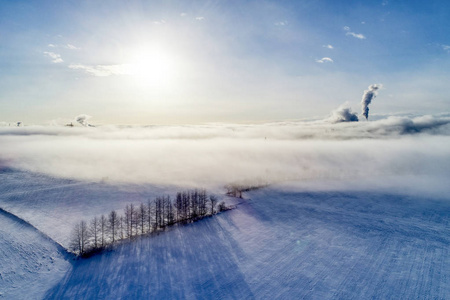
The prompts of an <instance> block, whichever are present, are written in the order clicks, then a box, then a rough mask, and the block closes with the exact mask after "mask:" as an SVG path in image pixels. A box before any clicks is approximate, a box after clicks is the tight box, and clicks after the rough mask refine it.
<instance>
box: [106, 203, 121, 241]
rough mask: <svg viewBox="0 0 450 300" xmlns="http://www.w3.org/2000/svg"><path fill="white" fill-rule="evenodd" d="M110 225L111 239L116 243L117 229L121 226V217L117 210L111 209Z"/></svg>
mask: <svg viewBox="0 0 450 300" xmlns="http://www.w3.org/2000/svg"><path fill="white" fill-rule="evenodd" d="M108 226H109V232H110V233H111V241H112V243H114V242H115V241H116V236H117V231H118V227H119V217H118V216H117V212H116V211H115V210H113V211H111V212H110V213H109V216H108Z"/></svg>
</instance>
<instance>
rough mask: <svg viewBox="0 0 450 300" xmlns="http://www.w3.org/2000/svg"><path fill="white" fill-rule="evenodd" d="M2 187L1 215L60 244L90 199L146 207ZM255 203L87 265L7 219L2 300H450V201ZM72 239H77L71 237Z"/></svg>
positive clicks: (69, 186)
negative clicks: (58, 239) (14, 215)
mask: <svg viewBox="0 0 450 300" xmlns="http://www.w3.org/2000/svg"><path fill="white" fill-rule="evenodd" d="M17 176H20V177H21V178H22V179H23V178H27V179H26V180H22V181H20V182H21V188H14V189H16V190H20V189H24V188H25V187H26V190H27V191H29V192H26V193H25V192H17V193H13V191H11V190H10V189H11V185H12V184H13V183H14V182H17V180H16V179H14V178H17ZM1 177H2V181H1V182H2V183H1V186H2V189H3V190H5V189H9V192H8V193H3V194H2V196H1V198H0V205H1V206H2V207H6V208H7V209H9V210H12V211H14V212H15V213H17V214H18V215H19V216H21V217H23V218H24V219H27V220H28V221H30V222H31V223H32V224H33V225H36V226H37V227H38V228H41V230H43V231H44V232H46V233H49V234H51V235H54V236H56V237H58V236H59V235H61V236H62V235H63V233H62V232H60V231H59V230H57V229H55V228H52V226H50V225H51V224H53V227H58V226H57V225H56V224H57V223H58V220H59V221H60V222H69V221H67V220H65V219H66V217H65V216H69V219H71V218H74V216H76V215H77V214H83V215H84V214H85V212H88V211H90V209H89V207H90V206H88V205H87V203H88V202H87V200H86V199H88V200H89V201H90V202H91V203H94V202H95V201H94V199H97V198H101V197H102V196H103V197H107V198H111V197H113V195H117V197H115V198H114V199H116V200H111V201H112V205H116V206H117V205H119V204H120V199H128V200H131V199H136V200H140V197H144V196H143V195H144V192H142V191H141V193H134V192H131V191H127V190H126V189H125V188H124V187H122V188H121V189H118V188H115V187H113V186H108V185H106V186H105V184H102V183H91V184H83V183H80V182H78V183H77V182H75V181H68V180H61V179H52V178H50V177H47V176H43V175H37V174H30V173H25V172H21V171H14V170H7V171H5V172H2V173H1ZM44 186H53V187H54V188H49V189H46V190H45V189H44ZM135 188H136V187H134V188H133V190H135ZM158 192H160V191H158ZM76 193H78V195H79V196H80V195H88V196H86V197H80V198H84V199H85V200H84V201H85V202H83V203H85V204H83V205H86V207H87V208H86V209H84V210H83V211H84V212H81V211H82V209H81V208H80V207H82V206H78V205H74V204H70V201H68V199H73V198H76V197H75V196H76ZM145 195H147V194H145ZM245 196H246V197H247V198H249V199H248V200H245V201H243V202H242V204H240V205H238V206H237V208H236V209H235V210H232V211H229V212H225V213H223V214H220V215H218V216H216V217H212V218H207V219H205V220H202V221H200V222H197V223H194V224H190V225H186V226H179V227H174V228H172V229H170V230H168V231H167V232H165V233H162V234H159V235H157V236H154V237H150V238H142V239H139V240H137V241H135V242H132V243H129V244H124V245H120V246H118V247H117V248H115V249H114V250H113V251H110V252H107V253H104V254H101V255H97V256H94V257H92V258H90V259H84V260H75V261H73V260H71V259H69V258H68V257H65V256H64V255H63V254H61V252H60V251H59V250H58V248H57V246H55V244H53V243H51V242H50V241H49V240H48V239H46V238H45V237H43V236H42V235H40V234H39V233H38V232H37V231H36V230H34V229H32V228H30V227H29V226H27V225H26V224H24V223H23V222H20V221H18V220H16V219H14V218H11V217H10V216H8V215H7V214H4V213H3V214H1V215H0V221H1V222H2V227H1V230H0V239H1V241H2V244H1V245H2V246H1V251H2V256H1V259H0V265H1V266H2V268H1V274H2V278H1V279H2V281H1V283H2V285H1V293H2V295H3V297H5V298H6V299H30V297H31V298H36V299H39V298H42V297H43V295H44V293H45V297H43V298H49V299H65V298H66V299H92V298H95V299H119V298H120V299H136V298H152V299H155V298H159V299H168V298H172V299H173V298H187V299H202V298H203V299H207V298H215V299H217V298H223V299H232V298H239V299H244V298H245V299H249V298H256V299H267V298H284V299H288V298H311V299H329V298H341V299H342V298H345V299H368V298H379V299H386V298H391V299H393V298H396V299H400V298H402V299H416V298H426V299H448V298H449V297H450V256H449V254H450V253H449V248H450V247H449V246H450V226H449V221H450V218H449V216H450V201H448V199H442V198H440V199H438V198H435V199H433V198H426V197H414V196H406V195H399V194H389V193H376V192H369V193H366V192H363V191H353V192H351V191H327V192H323V191H322V192H318V191H309V192H305V191H303V189H298V188H294V187H291V186H289V185H281V184H279V185H276V186H273V187H269V188H265V189H261V190H258V191H253V192H249V193H247V194H246V195H245ZM133 197H135V198H133ZM53 198H57V199H59V200H58V201H61V202H59V203H57V202H56V200H55V201H50V200H49V199H53ZM117 199H119V200H117ZM65 202H68V204H67V206H66V210H64V209H63V207H64V205H62V204H61V203H65ZM26 203H29V204H30V205H29V207H27V205H26ZM74 203H76V201H74ZM102 205H103V207H105V202H103V203H102ZM92 207H93V209H92V210H93V211H94V212H97V211H99V209H100V208H96V205H95V204H94V205H92ZM99 207H100V205H99ZM33 211H35V213H34V215H33V213H32V212H33ZM92 214H94V213H92ZM70 216H72V217H70ZM69 223H70V222H69ZM61 227H63V228H65V229H66V235H67V229H68V228H69V227H67V226H66V227H65V226H64V225H62V226H61ZM61 240H64V239H63V238H61ZM64 259H67V261H65V260H64ZM64 273H65V274H64Z"/></svg>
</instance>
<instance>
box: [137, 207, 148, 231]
mask: <svg viewBox="0 0 450 300" xmlns="http://www.w3.org/2000/svg"><path fill="white" fill-rule="evenodd" d="M146 220H147V208H146V207H145V204H144V203H141V205H139V224H140V227H141V228H140V229H141V234H144V232H145V222H146Z"/></svg>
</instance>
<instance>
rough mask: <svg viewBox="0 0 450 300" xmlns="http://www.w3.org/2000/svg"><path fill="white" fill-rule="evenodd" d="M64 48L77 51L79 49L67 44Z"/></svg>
mask: <svg viewBox="0 0 450 300" xmlns="http://www.w3.org/2000/svg"><path fill="white" fill-rule="evenodd" d="M64 48H66V49H70V50H79V49H80V48H78V47H76V46H74V45H72V44H67V45H65V46H64Z"/></svg>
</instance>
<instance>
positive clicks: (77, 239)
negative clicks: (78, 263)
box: [71, 221, 89, 255]
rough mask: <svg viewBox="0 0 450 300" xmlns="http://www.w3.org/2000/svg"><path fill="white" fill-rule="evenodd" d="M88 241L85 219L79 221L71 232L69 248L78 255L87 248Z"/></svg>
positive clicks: (82, 253) (83, 252)
mask: <svg viewBox="0 0 450 300" xmlns="http://www.w3.org/2000/svg"><path fill="white" fill-rule="evenodd" d="M88 243H89V231H88V226H87V224H86V221H81V222H80V223H78V224H77V225H75V228H74V230H73V233H72V241H71V248H72V249H73V250H74V251H75V252H78V253H79V254H80V255H84V254H85V252H86V251H87V250H88Z"/></svg>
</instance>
